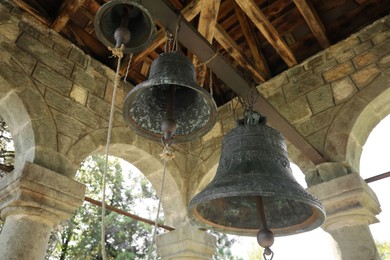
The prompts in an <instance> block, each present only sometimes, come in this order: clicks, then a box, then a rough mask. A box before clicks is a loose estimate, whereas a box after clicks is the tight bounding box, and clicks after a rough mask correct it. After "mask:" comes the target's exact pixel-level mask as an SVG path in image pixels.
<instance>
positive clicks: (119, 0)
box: [93, 0, 157, 54]
mask: <svg viewBox="0 0 390 260" xmlns="http://www.w3.org/2000/svg"><path fill="white" fill-rule="evenodd" d="M117 4H127V5H133V6H136V7H137V8H139V9H141V10H142V11H143V12H144V13H146V14H147V15H148V16H149V17H151V18H152V17H153V16H152V14H151V13H150V12H149V10H148V9H146V8H145V7H144V6H143V5H141V4H140V3H138V2H137V1H135V0H111V1H109V2H107V3H105V4H104V5H102V6H101V7H100V8H99V10H98V11H97V13H96V15H95V19H94V21H93V27H94V29H95V33H96V36H97V38H98V39H99V41H100V42H102V43H103V44H104V45H105V46H106V47H111V48H114V47H115V44H113V43H112V42H111V41H109V40H108V39H107V37H106V36H105V35H104V34H103V32H102V30H101V29H100V23H101V20H100V19H96V18H97V17H100V16H101V14H104V12H105V11H106V10H107V9H109V8H111V7H113V6H115V5H117ZM152 20H153V19H152ZM151 25H152V26H151V30H150V34H149V37H148V39H147V40H146V41H145V42H144V43H142V44H140V45H139V46H136V47H132V48H125V49H124V50H123V53H125V54H129V53H139V52H141V51H143V50H145V49H146V47H147V46H148V45H149V44H150V43H151V42H152V41H153V40H154V38H155V37H156V34H157V29H156V24H155V22H154V20H153V23H152V24H151Z"/></svg>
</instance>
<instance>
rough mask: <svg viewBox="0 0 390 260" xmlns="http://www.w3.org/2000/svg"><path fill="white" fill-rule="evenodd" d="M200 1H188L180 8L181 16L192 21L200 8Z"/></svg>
mask: <svg viewBox="0 0 390 260" xmlns="http://www.w3.org/2000/svg"><path fill="white" fill-rule="evenodd" d="M202 2H203V0H193V1H192V2H191V3H189V4H188V5H187V6H186V7H184V8H183V9H182V10H181V13H182V15H183V17H184V18H185V19H186V20H187V21H192V19H194V18H195V16H197V15H198V14H199V13H200V10H201V9H202Z"/></svg>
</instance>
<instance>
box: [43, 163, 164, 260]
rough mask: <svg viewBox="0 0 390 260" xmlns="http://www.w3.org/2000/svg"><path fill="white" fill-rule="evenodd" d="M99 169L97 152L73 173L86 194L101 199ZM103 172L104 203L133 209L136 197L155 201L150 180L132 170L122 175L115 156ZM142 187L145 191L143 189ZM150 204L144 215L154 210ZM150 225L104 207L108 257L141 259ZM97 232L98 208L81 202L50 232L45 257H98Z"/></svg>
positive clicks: (101, 165)
mask: <svg viewBox="0 0 390 260" xmlns="http://www.w3.org/2000/svg"><path fill="white" fill-rule="evenodd" d="M103 169H104V158H103V157H101V156H92V157H89V158H87V160H85V162H84V163H83V166H82V167H81V168H80V170H79V172H78V174H77V176H78V180H79V181H80V182H83V183H84V184H86V186H87V194H86V196H88V197H92V198H94V199H96V200H101V197H102V189H101V176H102V172H103ZM107 176H108V178H107V192H106V201H107V203H108V204H110V205H112V206H114V207H117V208H120V209H122V210H125V211H128V212H133V213H134V206H136V204H140V201H143V200H150V199H151V200H152V201H154V202H155V204H156V196H155V195H154V193H153V190H152V187H151V185H150V183H149V182H148V181H147V180H146V179H144V178H141V176H140V174H138V175H137V174H135V173H134V172H132V171H129V172H128V176H126V177H125V176H124V174H123V173H122V166H121V164H120V162H119V160H118V159H117V158H110V160H109V165H108V171H107ZM145 190H146V191H148V192H143V191H145ZM148 204H150V203H148ZM152 208H153V207H152ZM152 208H151V207H150V206H149V208H145V210H148V211H149V212H148V213H147V214H149V216H148V217H150V215H151V213H154V212H153V209H152ZM154 208H155V207H154ZM142 210H144V209H142ZM145 212H146V211H145ZM145 212H144V213H145ZM152 229H153V227H152V226H150V225H148V224H145V223H142V222H139V221H136V220H133V219H131V218H128V217H125V216H122V215H119V214H117V213H115V212H110V211H108V210H107V211H106V251H107V255H108V257H109V259H145V255H147V252H148V249H149V245H150V242H151V236H152V232H153V230H152ZM100 232H101V208H100V207H97V206H94V205H91V204H89V203H84V205H83V206H82V207H81V208H79V209H78V210H77V211H76V213H75V215H74V216H73V217H72V218H71V219H70V220H69V221H67V222H66V223H65V224H64V225H62V226H61V227H60V228H59V229H58V230H57V231H56V232H54V233H53V235H52V237H51V241H50V246H49V249H48V255H50V256H48V257H47V259H102V256H101V248H100ZM153 254H155V253H153Z"/></svg>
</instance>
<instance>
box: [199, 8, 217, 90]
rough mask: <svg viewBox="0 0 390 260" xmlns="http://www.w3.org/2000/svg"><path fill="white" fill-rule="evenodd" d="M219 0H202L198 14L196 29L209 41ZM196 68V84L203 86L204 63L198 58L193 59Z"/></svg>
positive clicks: (210, 41) (213, 28) (210, 40)
mask: <svg viewBox="0 0 390 260" xmlns="http://www.w3.org/2000/svg"><path fill="white" fill-rule="evenodd" d="M220 4H221V1H220V0H213V1H210V0H203V1H202V8H201V11H200V15H199V23H198V31H199V33H200V34H201V35H202V36H203V37H204V38H205V39H206V40H207V41H208V42H209V43H212V42H213V39H214V31H215V25H216V23H217V18H218V12H219V6H220ZM194 66H195V68H196V73H197V79H198V84H199V85H200V86H203V84H204V80H205V77H206V70H207V66H206V64H201V62H200V61H199V60H198V58H196V59H195V61H194Z"/></svg>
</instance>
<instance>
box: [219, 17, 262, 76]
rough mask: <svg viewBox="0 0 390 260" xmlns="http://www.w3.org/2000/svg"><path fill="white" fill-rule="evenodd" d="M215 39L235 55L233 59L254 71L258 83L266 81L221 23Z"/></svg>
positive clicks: (251, 71)
mask: <svg viewBox="0 0 390 260" xmlns="http://www.w3.org/2000/svg"><path fill="white" fill-rule="evenodd" d="M214 37H215V40H216V41H218V42H219V44H221V46H222V47H223V48H224V49H225V50H226V51H227V52H228V53H229V54H230V55H231V56H232V57H233V59H234V60H235V61H236V62H237V63H238V64H239V65H240V66H241V67H243V68H244V69H247V70H248V71H249V72H250V73H252V75H253V78H254V79H255V81H256V82H257V83H262V82H264V81H265V78H266V77H265V76H264V75H263V74H262V73H261V72H260V71H259V70H257V69H256V68H254V66H253V65H252V64H251V62H250V61H248V60H247V58H246V57H245V55H244V53H243V51H242V50H241V48H240V46H238V45H237V43H236V42H235V41H234V40H233V39H232V38H231V37H230V36H229V35H228V34H227V32H226V31H225V30H224V29H223V28H222V27H221V26H220V25H219V24H216V25H215V33H214Z"/></svg>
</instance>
